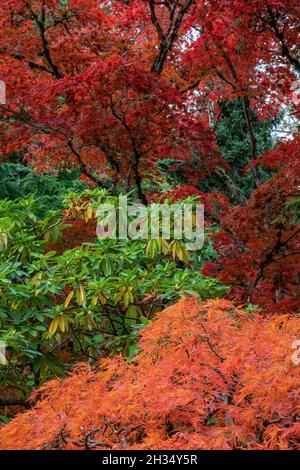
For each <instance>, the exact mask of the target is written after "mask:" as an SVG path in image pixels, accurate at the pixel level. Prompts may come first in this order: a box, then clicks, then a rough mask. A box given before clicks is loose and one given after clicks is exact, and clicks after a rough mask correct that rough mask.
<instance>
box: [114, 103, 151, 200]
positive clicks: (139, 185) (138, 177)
mask: <svg viewBox="0 0 300 470" xmlns="http://www.w3.org/2000/svg"><path fill="white" fill-rule="evenodd" d="M109 98H110V108H111V111H112V113H113V115H114V116H115V118H116V119H117V120H118V121H119V122H120V123H121V124H122V126H123V127H124V128H125V130H126V132H127V134H128V136H129V139H130V141H131V144H132V148H133V155H134V162H133V172H134V177H135V182H136V185H137V192H138V196H139V198H140V200H141V201H142V203H143V204H144V205H145V206H147V205H148V201H147V198H146V196H145V194H144V192H143V189H142V177H141V174H140V170H139V165H140V159H141V157H142V155H141V152H140V151H139V149H138V147H137V144H136V141H135V138H134V136H133V133H132V130H131V128H130V126H129V125H128V124H127V122H126V119H125V118H124V117H123V116H121V115H120V114H119V113H117V111H116V110H115V107H114V103H113V99H112V96H111V95H110V96H109Z"/></svg>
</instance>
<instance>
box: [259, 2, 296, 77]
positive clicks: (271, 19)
mask: <svg viewBox="0 0 300 470" xmlns="http://www.w3.org/2000/svg"><path fill="white" fill-rule="evenodd" d="M265 5H266V7H267V12H268V15H269V16H268V18H267V19H266V21H267V22H268V24H269V26H270V30H271V32H273V33H274V35H275V37H276V38H277V39H278V41H279V42H280V45H281V53H282V56H283V57H285V58H286V59H288V61H289V62H290V64H292V65H293V66H294V67H295V69H296V70H297V72H299V73H300V61H299V60H298V59H297V58H296V57H295V56H293V55H292V54H291V51H290V49H289V47H288V45H287V43H286V41H285V34H284V32H285V28H283V29H282V31H280V29H279V28H278V24H277V22H276V17H275V14H274V11H273V10H272V8H271V5H270V4H269V2H268V1H267V0H265Z"/></svg>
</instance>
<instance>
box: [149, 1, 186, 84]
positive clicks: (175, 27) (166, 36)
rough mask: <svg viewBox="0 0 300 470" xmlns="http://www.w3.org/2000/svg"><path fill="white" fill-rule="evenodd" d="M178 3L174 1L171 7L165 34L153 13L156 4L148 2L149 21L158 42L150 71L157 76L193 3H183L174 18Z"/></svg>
mask: <svg viewBox="0 0 300 470" xmlns="http://www.w3.org/2000/svg"><path fill="white" fill-rule="evenodd" d="M178 3H179V0H176V1H175V2H174V5H173V7H172V8H171V9H170V16H169V26H168V29H167V32H166V33H164V32H163V29H162V27H161V25H160V23H159V21H158V18H157V15H156V12H155V5H157V3H156V2H155V1H154V0H148V4H149V9H150V16H151V20H152V23H153V25H154V26H155V29H156V31H157V35H158V37H159V40H160V45H159V53H158V54H157V56H156V57H155V60H154V62H153V65H152V68H151V71H152V72H155V73H156V74H157V75H160V74H161V73H162V71H163V67H164V64H165V62H166V60H167V57H168V54H169V52H170V51H171V50H172V47H173V44H174V42H175V41H176V39H177V37H178V32H179V29H180V27H181V24H182V20H183V18H184V16H185V14H186V13H187V11H188V10H189V8H190V7H191V5H192V4H193V3H194V0H186V1H185V3H184V4H183V5H182V6H181V8H180V9H179V12H178V14H177V16H176V10H177V7H178ZM164 5H165V4H164ZM165 6H166V5H165Z"/></svg>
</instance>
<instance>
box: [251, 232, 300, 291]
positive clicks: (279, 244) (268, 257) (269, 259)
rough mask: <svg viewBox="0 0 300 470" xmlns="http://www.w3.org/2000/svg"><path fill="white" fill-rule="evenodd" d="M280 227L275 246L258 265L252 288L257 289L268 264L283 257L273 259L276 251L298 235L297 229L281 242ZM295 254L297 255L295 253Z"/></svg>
mask: <svg viewBox="0 0 300 470" xmlns="http://www.w3.org/2000/svg"><path fill="white" fill-rule="evenodd" d="M282 229H283V228H282V227H280V229H279V231H278V233H277V243H276V245H275V246H274V247H273V248H272V250H271V251H269V252H268V253H267V255H266V256H265V259H264V261H262V263H260V266H259V273H258V275H257V277H256V279H255V282H254V287H257V285H258V283H259V281H260V280H261V279H262V278H263V276H264V271H265V268H266V267H267V266H269V265H270V264H272V263H274V262H276V261H279V260H280V259H281V258H284V257H285V255H282V256H280V257H279V258H274V255H275V254H276V253H278V251H279V250H280V249H281V248H283V247H284V246H286V245H287V244H288V242H289V241H291V240H292V239H293V238H294V237H295V236H296V235H297V234H298V233H300V228H299V229H297V230H296V231H295V232H294V233H293V234H291V235H290V236H289V237H288V238H287V239H286V240H284V241H282V240H281V235H282ZM295 254H297V253H295ZM291 255H292V253H291V254H288V255H287V256H291Z"/></svg>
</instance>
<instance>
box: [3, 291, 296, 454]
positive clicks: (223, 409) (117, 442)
mask: <svg viewBox="0 0 300 470" xmlns="http://www.w3.org/2000/svg"><path fill="white" fill-rule="evenodd" d="M299 333H300V321H299V319H297V318H292V317H289V316H284V315H283V316H281V317H277V318H276V319H273V320H269V321H265V320H263V319H262V318H261V317H260V316H258V315H257V314H255V313H253V312H251V313H245V311H243V310H241V309H239V308H236V307H234V306H233V305H232V304H231V303H230V302H228V301H221V300H220V301H208V302H202V303H201V302H199V301H198V300H196V299H192V298H190V299H187V300H181V301H180V302H179V303H178V304H176V305H175V306H172V307H169V308H168V309H166V310H165V311H164V312H162V313H161V314H160V315H159V316H158V318H157V320H156V321H155V322H154V323H153V324H151V325H150V326H148V327H146V328H145V329H144V330H143V332H142V337H141V341H140V349H141V351H140V353H139V354H138V355H137V356H136V357H135V358H134V359H133V360H132V362H131V363H128V362H126V361H124V360H123V359H122V358H121V357H114V358H112V359H106V360H103V361H101V362H100V363H99V365H98V367H97V369H96V370H95V369H92V368H90V367H88V366H87V365H79V366H78V368H77V370H76V371H75V372H74V373H73V374H72V375H71V376H70V377H68V378H67V379H65V380H53V381H51V382H49V383H47V384H46V385H45V386H44V387H42V388H41V389H40V390H39V391H38V392H37V393H36V394H35V396H36V397H38V402H37V404H36V405H35V407H34V409H32V410H31V411H27V412H25V413H22V414H19V415H18V417H17V418H16V419H15V420H14V421H13V422H12V423H11V424H9V425H7V426H5V427H4V428H2V430H1V431H0V447H1V448H2V449H95V450H101V449H182V448H184V449H297V448H299V438H300V424H299V421H298V418H297V416H299V385H300V383H299V365H298V366H297V365H296V364H295V363H293V360H292V354H293V350H292V343H293V341H294V340H295V338H297V335H298V337H299Z"/></svg>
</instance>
